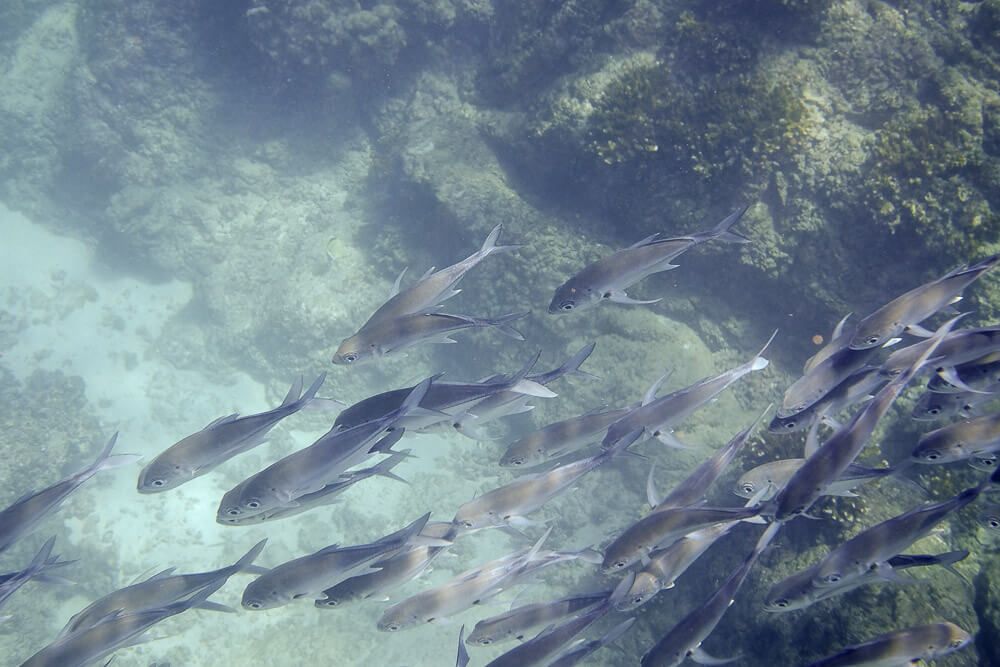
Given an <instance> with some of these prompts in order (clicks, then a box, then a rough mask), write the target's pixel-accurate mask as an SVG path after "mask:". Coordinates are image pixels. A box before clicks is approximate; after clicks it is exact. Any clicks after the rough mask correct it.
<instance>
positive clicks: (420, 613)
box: [376, 529, 551, 632]
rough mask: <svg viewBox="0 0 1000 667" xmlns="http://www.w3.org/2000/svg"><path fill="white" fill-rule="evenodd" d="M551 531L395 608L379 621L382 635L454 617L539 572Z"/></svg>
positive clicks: (406, 599)
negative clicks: (531, 543) (538, 566)
mask: <svg viewBox="0 0 1000 667" xmlns="http://www.w3.org/2000/svg"><path fill="white" fill-rule="evenodd" d="M550 532H551V529H549V530H546V531H545V534H544V535H542V537H541V538H539V540H538V541H537V542H536V543H535V544H534V546H532V547H531V548H530V549H525V550H520V551H517V552H514V553H512V554H508V555H506V556H503V557H501V558H497V559H494V560H492V561H489V562H488V563H484V564H483V565H480V566H478V567H475V568H472V569H470V570H466V571H465V572H463V573H461V574H459V575H457V576H455V577H453V578H452V579H449V580H448V581H446V582H444V583H442V584H439V585H437V586H434V587H433V588H428V589H425V590H422V591H420V592H419V593H416V594H414V595H411V596H410V597H408V598H405V599H403V600H400V601H399V602H397V603H395V604H393V605H391V606H390V607H388V608H387V609H386V610H385V611H383V612H382V615H381V616H380V617H379V620H378V622H377V623H376V627H377V628H378V630H379V632H400V631H402V630H408V629H410V628H414V627H417V626H420V625H425V624H427V623H433V622H434V621H440V620H442V619H445V618H448V617H450V616H454V615H455V614H458V613H461V612H462V611H465V610H466V609H468V608H469V607H472V606H473V605H475V604H479V603H482V602H484V601H486V600H488V599H490V598H492V597H494V596H496V595H498V594H499V593H501V592H503V591H504V590H506V589H507V588H509V587H510V586H512V585H513V584H514V583H515V582H516V581H517V580H518V578H520V577H523V576H524V575H526V574H528V573H530V572H537V557H538V554H539V553H540V551H541V548H542V544H543V543H544V542H545V540H546V538H548V536H549V533H550Z"/></svg>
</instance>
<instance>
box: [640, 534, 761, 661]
mask: <svg viewBox="0 0 1000 667" xmlns="http://www.w3.org/2000/svg"><path fill="white" fill-rule="evenodd" d="M779 527H780V524H771V525H770V526H768V528H767V530H766V531H764V534H763V535H762V536H761V538H760V540H759V541H758V543H757V545H756V546H755V547H754V549H753V551H751V552H750V554H749V555H748V556H747V557H746V558H745V559H744V560H743V563H742V564H741V565H740V566H739V567H737V568H736V569H735V570H733V572H732V574H730V575H729V577H727V578H726V580H725V581H723V582H722V585H721V586H719V588H718V590H716V591H715V593H713V594H712V595H711V596H710V597H709V598H708V599H707V600H706V601H705V602H704V603H702V604H701V605H699V606H698V607H695V608H694V609H693V610H692V611H691V612H689V613H688V614H687V616H685V617H684V618H682V619H681V620H680V621H679V622H678V623H677V624H676V625H675V626H674V627H673V628H671V629H670V630H669V631H667V633H666V634H665V635H663V636H662V637H661V638H660V640H659V641H658V642H656V644H655V645H654V646H653V647H652V648H651V649H649V650H648V651H647V652H646V653H645V654H644V655H643V656H642V660H641V661H640V664H641V665H642V667H674V666H676V665H680V664H681V663H682V662H684V660H685V659H687V658H689V657H690V658H692V659H693V660H695V661H697V662H700V663H702V664H715V665H717V664H720V663H722V662H728V660H729V659H721V660H720V659H719V658H714V657H712V656H710V655H709V654H708V653H706V652H705V650H704V649H703V648H701V645H702V643H703V642H704V641H705V640H706V639H708V637H709V635H711V634H712V632H713V631H714V630H715V627H716V626H717V625H718V624H719V621H721V620H722V617H723V616H724V615H725V613H726V610H727V609H729V607H730V606H731V605H732V604H733V600H735V598H736V593H737V592H739V589H740V588H741V587H742V586H743V582H744V581H745V580H746V578H747V576H748V575H749V574H750V570H751V569H752V568H753V566H754V564H756V562H757V559H758V558H759V557H760V554H761V552H762V551H763V550H764V549H765V547H766V546H767V544H768V543H769V542H770V541H771V539H772V538H773V537H774V535H775V534H776V533H777V530H778V528H779Z"/></svg>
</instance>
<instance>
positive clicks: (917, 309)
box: [849, 255, 1000, 350]
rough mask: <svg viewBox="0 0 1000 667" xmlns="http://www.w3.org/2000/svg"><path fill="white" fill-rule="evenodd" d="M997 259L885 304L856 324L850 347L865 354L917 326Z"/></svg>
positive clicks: (995, 257) (999, 257)
mask: <svg viewBox="0 0 1000 667" xmlns="http://www.w3.org/2000/svg"><path fill="white" fill-rule="evenodd" d="M997 262H1000V255H993V256H991V257H987V258H986V259H983V260H981V261H979V262H977V263H975V264H973V265H972V266H965V267H961V268H958V269H955V270H954V271H950V272H949V273H947V274H946V275H944V276H942V277H941V278H938V279H937V280H932V281H931V282H929V283H925V284H923V285H921V286H919V287H916V288H914V289H912V290H910V291H909V292H906V293H905V294H902V295H900V296H898V297H896V298H895V299H893V300H892V301H890V302H889V303H887V304H885V305H884V306H882V307H881V308H879V309H878V310H876V311H875V312H873V313H872V314H871V315H869V316H868V317H866V318H864V319H863V320H861V321H860V322H859V323H858V327H857V329H856V330H855V332H854V337H853V338H851V341H850V343H849V347H850V348H851V349H852V350H868V349H872V348H876V347H879V346H881V345H884V344H885V343H886V342H888V341H889V339H891V338H893V337H895V336H898V335H899V334H901V333H902V332H903V329H905V328H906V327H908V326H910V325H915V324H919V323H920V322H922V321H924V320H925V319H927V318H928V317H930V316H931V315H933V314H934V313H936V312H938V311H939V310H941V309H942V308H944V307H945V306H947V305H948V304H950V303H953V302H954V301H955V298H956V297H958V296H959V295H961V293H962V291H963V290H965V288H966V287H968V286H969V285H971V284H972V283H973V282H974V281H975V280H976V279H977V278H979V277H980V276H981V275H983V274H984V273H985V272H987V271H989V270H990V269H992V268H993V267H994V266H996V264H997Z"/></svg>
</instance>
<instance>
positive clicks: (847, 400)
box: [767, 365, 887, 433]
mask: <svg viewBox="0 0 1000 667" xmlns="http://www.w3.org/2000/svg"><path fill="white" fill-rule="evenodd" d="M885 382H887V380H886V379H884V378H883V377H881V376H880V375H879V367H878V366H871V365H869V366H863V367H861V368H860V369H858V370H856V371H854V372H853V373H851V374H850V375H848V376H847V377H846V378H844V379H843V380H841V381H840V383H839V384H838V385H837V386H835V387H834V388H833V389H831V390H830V391H828V392H827V393H826V394H825V395H824V396H823V397H822V398H820V399H819V400H818V401H816V402H815V403H813V404H812V405H810V406H808V407H806V408H803V409H802V410H799V411H798V412H794V413H792V414H790V415H787V416H784V417H783V416H780V415H775V416H774V417H773V418H772V419H771V422H770V423H769V424H768V425H767V430H768V431H770V432H771V433H794V432H796V431H801V430H802V429H804V428H807V427H808V426H809V425H810V424H812V423H813V422H814V421H815V420H816V419H819V418H822V417H824V416H827V415H836V414H837V413H839V412H842V411H843V410H845V409H847V408H849V407H851V406H853V405H857V404H858V403H863V402H865V401H867V400H869V399H870V398H871V397H872V392H875V391H877V390H878V389H879V388H880V387H881V386H882V385H883V384H884V383H885Z"/></svg>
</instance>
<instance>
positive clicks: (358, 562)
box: [242, 512, 431, 611]
mask: <svg viewBox="0 0 1000 667" xmlns="http://www.w3.org/2000/svg"><path fill="white" fill-rule="evenodd" d="M430 516H431V513H430V512H428V513H427V514H424V515H423V516H422V517H420V518H419V519H417V520H415V521H413V522H412V523H411V524H409V525H408V526H406V527H405V528H402V529H400V530H398V531H396V532H395V533H392V534H390V535H386V536H385V537H383V538H381V539H379V540H377V541H375V542H371V543H369V544H359V545H354V546H348V547H342V546H340V545H339V544H331V545H330V546H328V547H324V548H322V549H320V550H319V551H317V552H315V553H312V554H308V555H306V556H301V557H299V558H295V559H293V560H290V561H287V562H285V563H282V564H281V565H278V566H277V567H274V568H272V569H271V570H269V571H268V572H266V573H264V574H262V575H260V576H259V577H257V578H256V579H254V580H253V581H251V582H250V583H249V584H248V585H247V587H246V589H244V591H243V600H242V605H243V608H244V609H251V610H254V611H257V610H260V609H274V608H276V607H280V606H282V605H286V604H288V603H290V602H292V601H294V600H298V599H301V598H306V597H317V596H319V595H320V594H321V593H322V592H323V591H324V590H326V589H328V588H332V587H334V586H336V585H337V584H338V583H340V582H341V581H344V580H345V579H348V578H349V577H352V576H354V575H357V574H361V573H363V572H366V571H368V570H370V569H371V568H370V566H371V565H372V564H373V563H375V562H377V561H379V560H382V559H384V558H385V557H386V556H388V555H390V554H392V553H395V552H398V551H399V550H400V549H402V548H403V547H404V546H406V545H407V544H408V543H410V542H411V540H414V539H415V538H417V536H418V535H419V534H420V531H421V530H423V528H424V526H425V525H426V524H427V520H428V519H430Z"/></svg>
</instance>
